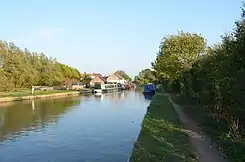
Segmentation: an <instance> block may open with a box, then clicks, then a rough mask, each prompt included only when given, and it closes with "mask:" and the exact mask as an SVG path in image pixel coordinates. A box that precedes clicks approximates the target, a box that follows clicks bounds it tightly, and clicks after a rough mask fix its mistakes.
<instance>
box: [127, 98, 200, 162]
mask: <svg viewBox="0 0 245 162" xmlns="http://www.w3.org/2000/svg"><path fill="white" fill-rule="evenodd" d="M130 161H132V162H134V161H140V162H144V161H145V162H149V161H151V162H153V161H156V162H161V161H166V162H168V161H169V162H175V161H188V162H192V161H197V159H196V156H195V155H194V153H193V149H192V148H191V144H190V142H189V138H188V135H187V134H186V133H184V132H183V129H182V126H181V122H180V121H179V119H178V116H177V114H176V112H175V111H174V109H173V107H172V105H171V103H170V102H169V101H168V99H167V97H165V96H164V95H162V94H160V93H157V94H156V95H155V96H154V97H153V100H152V102H151V104H150V106H149V108H148V111H147V114H146V116H145V118H144V121H143V124H142V129H141V133H140V135H139V137H138V141H137V142H136V143H135V148H134V150H133V153H132V156H131V158H130Z"/></svg>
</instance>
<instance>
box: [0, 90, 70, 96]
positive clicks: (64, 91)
mask: <svg viewBox="0 0 245 162" xmlns="http://www.w3.org/2000/svg"><path fill="white" fill-rule="evenodd" d="M68 92H74V91H67V90H53V91H35V92H34V94H33V95H32V94H31V90H24V91H17V92H0V98H3V97H22V96H35V95H47V94H54V93H68Z"/></svg>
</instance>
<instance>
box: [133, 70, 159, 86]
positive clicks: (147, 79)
mask: <svg viewBox="0 0 245 162" xmlns="http://www.w3.org/2000/svg"><path fill="white" fill-rule="evenodd" d="M134 81H135V82H136V83H137V84H139V85H141V86H142V85H144V84H147V83H155V82H156V77H155V74H154V72H153V71H152V70H150V69H144V70H142V71H141V72H139V74H138V76H136V77H135V78H134Z"/></svg>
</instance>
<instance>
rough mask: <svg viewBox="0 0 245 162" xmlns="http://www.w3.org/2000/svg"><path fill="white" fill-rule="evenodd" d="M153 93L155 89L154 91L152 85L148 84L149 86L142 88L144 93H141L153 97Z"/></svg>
mask: <svg viewBox="0 0 245 162" xmlns="http://www.w3.org/2000/svg"><path fill="white" fill-rule="evenodd" d="M155 91H156V89H155V86H154V84H151V83H149V84H146V85H145V86H144V92H143V93H144V94H152V95H154V94H155Z"/></svg>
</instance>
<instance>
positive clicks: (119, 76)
mask: <svg viewBox="0 0 245 162" xmlns="http://www.w3.org/2000/svg"><path fill="white" fill-rule="evenodd" d="M114 74H115V75H116V76H117V77H118V78H119V79H123V77H122V76H121V75H120V74H118V73H117V72H115V73H114Z"/></svg>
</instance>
